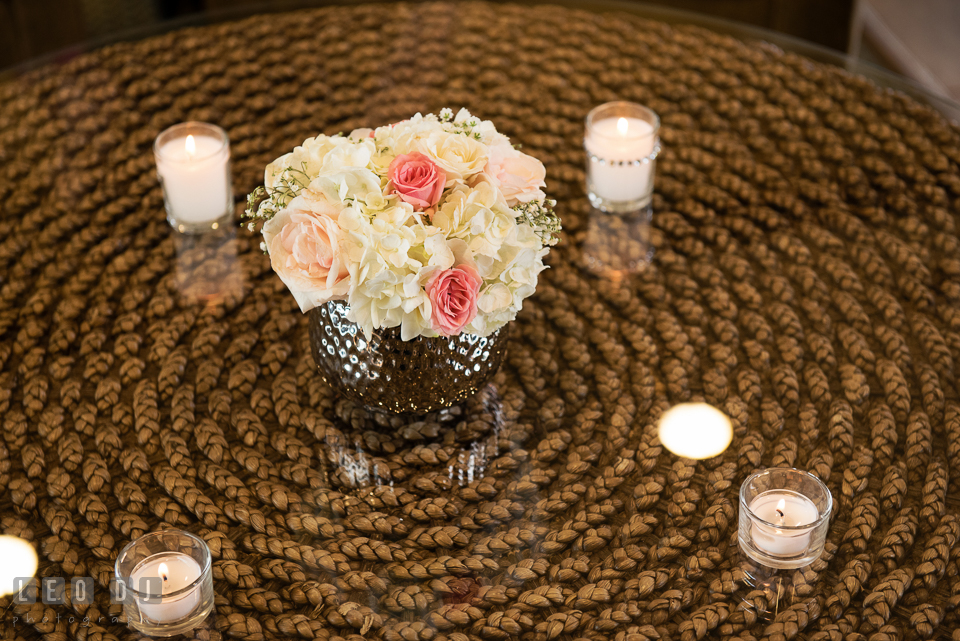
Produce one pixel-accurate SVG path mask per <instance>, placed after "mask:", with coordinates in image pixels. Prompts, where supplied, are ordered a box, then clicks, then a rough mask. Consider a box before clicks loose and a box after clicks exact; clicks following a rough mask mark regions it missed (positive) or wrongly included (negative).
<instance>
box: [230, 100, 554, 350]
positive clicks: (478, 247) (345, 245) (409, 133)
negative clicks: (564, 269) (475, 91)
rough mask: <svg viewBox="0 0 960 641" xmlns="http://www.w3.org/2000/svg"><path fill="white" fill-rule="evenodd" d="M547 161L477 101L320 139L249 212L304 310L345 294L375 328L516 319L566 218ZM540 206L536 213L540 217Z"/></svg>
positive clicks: (408, 329)
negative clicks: (517, 141) (516, 143)
mask: <svg viewBox="0 0 960 641" xmlns="http://www.w3.org/2000/svg"><path fill="white" fill-rule="evenodd" d="M544 177H545V171H544V168H543V165H542V164H541V163H540V161H538V160H537V159H535V158H533V157H531V156H528V155H526V154H523V153H521V152H520V151H518V150H516V149H514V147H513V146H512V145H511V144H510V140H509V139H508V138H507V137H506V136H504V135H503V134H500V133H498V132H497V130H496V128H495V127H494V125H493V123H491V122H490V121H486V120H480V119H479V118H476V117H474V116H472V115H471V114H470V113H469V112H467V111H466V110H461V111H460V112H459V113H457V114H456V115H455V116H454V114H453V112H452V111H451V110H449V109H444V110H442V111H441V112H440V115H439V117H438V116H435V115H432V114H430V115H426V116H421V115H420V114H417V115H416V116H414V117H413V118H410V119H409V120H405V121H403V122H399V123H396V124H394V125H389V126H385V127H380V128H378V129H376V130H369V129H366V130H356V131H354V132H352V133H351V134H350V135H349V136H342V135H337V136H324V135H321V136H317V137H316V138H308V139H307V140H305V141H304V143H303V144H302V145H300V146H298V147H297V148H295V149H294V150H293V151H292V152H290V153H288V154H285V155H283V156H281V157H280V158H278V159H277V160H275V161H274V162H272V163H270V164H269V165H268V166H267V168H266V172H265V188H261V189H260V190H258V192H255V193H254V194H251V200H250V203H251V205H250V207H249V208H248V211H247V213H248V215H249V216H250V217H251V219H253V220H256V219H263V220H265V221H266V222H265V223H264V225H263V229H262V231H263V236H264V243H263V245H262V246H263V247H264V249H265V251H267V252H268V253H269V254H270V259H271V264H272V266H273V268H274V270H275V271H276V272H277V274H278V275H279V276H280V278H281V279H282V280H283V281H284V283H285V284H286V285H287V287H288V288H289V289H290V291H291V292H292V293H293V295H294V296H295V297H296V299H297V302H298V303H299V305H300V308H301V310H302V311H304V312H306V311H308V310H310V309H312V308H313V307H316V306H318V305H321V304H323V303H325V302H327V301H329V300H332V299H337V300H346V301H347V302H348V303H349V306H350V315H349V317H348V318H349V319H350V320H352V321H354V322H356V323H357V324H358V325H359V326H360V327H361V328H362V329H363V331H364V333H365V334H366V335H367V336H368V337H369V336H370V335H371V333H372V332H373V330H375V329H380V328H388V327H400V328H401V335H402V338H403V340H410V339H412V338H414V337H416V336H437V335H454V334H458V333H460V332H469V333H473V334H478V335H480V336H486V335H489V334H490V333H492V332H494V331H496V330H497V329H499V328H500V327H501V326H503V325H504V324H505V323H507V322H509V321H511V320H513V319H514V318H515V317H516V314H517V312H518V311H519V310H520V308H521V307H522V305H523V300H524V299H525V298H527V297H528V296H530V295H531V294H532V293H533V292H534V290H535V289H536V286H537V279H538V275H539V273H540V272H541V271H543V269H544V268H545V267H544V264H543V257H544V256H545V255H546V253H547V252H548V251H549V246H550V245H552V244H555V243H556V241H557V238H556V236H555V234H556V232H557V231H559V221H558V220H557V218H556V216H554V214H553V211H552V204H553V202H552V201H547V200H546V198H545V195H544V193H543V191H542V188H543V187H544V186H545V183H544ZM531 211H533V212H534V214H535V215H531Z"/></svg>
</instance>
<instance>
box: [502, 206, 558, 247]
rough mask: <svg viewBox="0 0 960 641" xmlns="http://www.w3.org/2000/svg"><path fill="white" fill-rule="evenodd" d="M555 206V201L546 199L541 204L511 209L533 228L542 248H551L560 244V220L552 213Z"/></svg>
mask: <svg viewBox="0 0 960 641" xmlns="http://www.w3.org/2000/svg"><path fill="white" fill-rule="evenodd" d="M556 206H557V201H555V200H550V199H547V200H544V201H543V202H542V203H538V202H536V201H532V202H529V203H520V204H519V205H517V206H515V207H514V208H513V211H515V212H517V213H518V214H520V216H521V217H522V218H523V219H524V220H525V221H526V222H527V224H528V225H530V226H531V227H532V228H533V231H534V233H536V235H537V236H539V237H540V241H541V242H542V243H543V244H544V246H551V247H552V246H553V245H556V244H557V243H558V242H560V218H559V217H558V216H557V215H556V214H555V213H554V211H553V208H554V207H556Z"/></svg>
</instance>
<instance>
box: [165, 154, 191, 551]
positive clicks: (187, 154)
mask: <svg viewBox="0 0 960 641" xmlns="http://www.w3.org/2000/svg"><path fill="white" fill-rule="evenodd" d="M185 145H186V148H187V155H188V156H190V157H193V155H194V154H195V153H197V143H196V142H194V140H193V135H190V136H187V142H186V143H185ZM163 567H167V566H163Z"/></svg>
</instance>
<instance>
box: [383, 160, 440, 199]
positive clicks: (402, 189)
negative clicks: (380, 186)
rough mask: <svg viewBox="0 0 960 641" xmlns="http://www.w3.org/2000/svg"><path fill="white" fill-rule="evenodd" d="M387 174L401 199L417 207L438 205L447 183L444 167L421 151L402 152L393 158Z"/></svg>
mask: <svg viewBox="0 0 960 641" xmlns="http://www.w3.org/2000/svg"><path fill="white" fill-rule="evenodd" d="M387 176H388V177H389V178H390V182H392V183H393V190H394V191H395V192H396V193H397V195H398V196H400V200H402V201H403V202H405V203H410V204H411V205H413V206H414V207H416V208H417V209H425V208H427V207H431V206H433V205H436V204H437V202H439V201H440V194H442V193H443V186H444V185H446V184H447V175H446V174H445V173H444V171H443V170H442V169H440V168H439V167H437V165H436V164H435V163H434V162H433V161H432V160H430V159H429V158H427V157H426V156H424V155H423V154H421V153H419V152H416V151H415V152H413V153H411V154H401V155H399V156H397V157H396V158H394V159H393V162H391V163H390V168H389V169H387Z"/></svg>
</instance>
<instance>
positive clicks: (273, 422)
mask: <svg viewBox="0 0 960 641" xmlns="http://www.w3.org/2000/svg"><path fill="white" fill-rule="evenodd" d="M611 99H627V100H634V101H638V102H642V103H645V104H647V105H649V106H650V107H652V108H653V109H654V110H656V111H657V112H658V113H659V114H660V116H661V117H662V119H663V129H662V139H663V147H664V150H663V153H662V155H661V157H660V159H659V161H658V163H659V164H658V167H657V169H658V176H657V194H656V197H655V200H654V209H655V212H656V213H655V216H654V223H653V229H652V231H651V242H652V243H653V245H654V246H655V257H654V260H653V263H652V264H651V265H650V266H649V267H648V268H647V269H646V270H645V271H644V272H642V273H641V274H639V275H637V276H635V277H632V278H621V279H619V280H615V279H612V278H604V277H598V276H596V275H593V274H592V273H591V272H589V271H587V270H585V269H583V267H584V261H585V258H584V255H583V252H582V250H581V249H580V247H581V244H582V242H583V241H584V238H585V236H586V235H587V233H588V231H589V227H590V221H591V220H595V218H591V216H590V212H589V207H588V203H587V199H586V197H585V194H584V189H583V178H584V172H583V152H582V148H581V141H582V119H583V117H584V115H585V114H586V112H587V111H588V110H589V109H590V108H591V107H592V106H595V105H596V104H599V103H602V102H605V101H608V100H611ZM445 106H451V107H459V106H465V107H467V108H469V109H470V110H471V111H472V112H473V113H475V114H477V115H480V116H482V117H484V118H490V119H492V120H494V121H495V122H496V123H497V125H498V127H499V128H500V129H501V130H502V131H504V132H505V133H507V134H508V135H510V136H511V137H513V138H514V139H515V141H516V142H520V143H522V144H523V145H524V149H525V150H526V151H528V152H529V153H531V154H533V155H535V156H537V157H539V158H542V159H543V160H544V162H545V164H546V166H547V179H548V184H549V188H550V193H551V194H552V195H553V196H555V197H556V198H557V199H558V200H559V202H560V204H559V207H558V210H559V212H560V214H561V216H562V218H563V222H564V225H565V228H566V233H565V236H564V240H563V243H562V244H561V246H560V247H559V248H558V249H557V250H556V251H555V252H554V253H553V254H552V255H551V259H550V267H551V268H550V269H549V270H548V271H547V272H545V273H544V275H543V277H542V279H541V284H540V286H539V288H538V290H537V293H536V295H535V296H533V297H532V298H531V299H529V300H528V301H526V303H525V305H524V308H523V311H522V313H521V314H520V316H519V318H518V320H517V321H516V322H515V323H514V326H513V333H512V335H511V342H510V347H509V353H508V355H507V359H506V361H505V364H504V367H503V368H502V370H501V372H500V373H499V374H498V376H497V377H496V379H495V382H494V384H493V385H491V386H490V387H488V388H487V389H486V390H484V391H483V392H482V393H481V394H480V395H479V396H478V397H476V398H475V399H474V400H473V401H471V402H470V403H468V404H466V405H465V406H463V407H459V408H455V409H453V410H452V411H449V412H444V413H438V414H434V415H430V416H426V417H421V419H420V420H416V421H411V420H402V419H387V418H384V417H382V416H374V415H370V414H367V413H365V412H364V411H362V410H360V409H359V408H357V407H354V406H352V405H349V404H347V403H346V402H343V401H342V400H338V399H337V398H335V397H334V396H333V394H332V392H331V391H330V390H329V388H327V387H325V386H324V384H323V383H322V382H321V381H320V380H319V377H318V376H317V375H316V373H315V366H314V363H313V361H312V358H311V355H310V353H309V344H308V339H307V327H306V319H305V318H304V317H303V316H301V315H300V314H299V312H298V311H297V310H296V309H295V303H294V300H293V297H292V296H290V295H289V294H288V293H287V292H286V291H285V290H284V288H283V286H282V284H281V283H280V281H279V279H278V278H276V277H275V276H274V275H273V273H272V272H271V271H270V269H269V264H268V260H267V258H266V257H265V256H263V255H262V254H261V253H260V252H259V250H258V244H259V238H258V237H256V235H254V234H248V233H247V232H245V231H241V232H239V233H238V234H237V238H236V240H234V241H231V243H228V244H227V245H225V247H227V249H226V250H223V251H224V252H225V253H224V254H223V256H224V257H225V256H227V255H228V254H229V255H232V256H234V262H233V263H232V265H234V271H233V273H234V274H235V275H236V276H237V277H238V278H239V280H241V281H242V282H243V288H242V290H240V291H239V292H238V293H234V294H232V295H227V296H220V297H213V298H211V299H210V300H209V301H208V302H207V303H205V304H200V303H197V302H195V301H196V299H195V298H193V297H190V296H185V295H184V291H183V286H184V282H183V279H182V278H180V277H179V276H178V274H180V272H179V271H178V269H179V268H178V265H179V264H181V263H182V262H183V260H184V258H183V256H180V258H179V259H178V251H177V250H178V247H177V245H176V244H175V242H174V239H173V238H172V236H171V230H170V228H169V226H168V225H167V223H166V222H165V220H164V214H163V204H162V196H161V192H160V189H159V187H158V184H157V179H156V176H155V169H154V161H153V156H152V151H151V144H152V142H153V139H154V137H155V136H156V135H157V133H158V132H159V131H161V130H162V129H163V128H165V127H167V126H168V125H171V124H173V123H175V122H178V121H183V120H188V119H198V120H206V121H212V122H215V123H218V124H220V125H222V126H223V127H224V128H226V129H227V131H228V132H229V135H230V138H231V140H232V149H233V167H234V173H235V176H236V181H235V188H236V192H237V193H238V194H242V193H244V192H246V191H248V190H250V189H251V188H253V187H254V186H256V185H257V184H258V183H259V182H260V181H261V180H262V171H263V167H264V165H265V164H266V163H267V162H268V161H270V160H271V159H273V158H274V157H276V156H278V155H279V154H281V153H283V152H285V151H287V150H289V149H290V148H292V147H293V146H294V145H296V144H297V143H299V142H300V141H302V139H304V138H305V137H307V136H309V135H313V134H315V133H316V132H326V133H336V132H338V131H349V130H351V129H352V128H354V127H358V126H371V125H379V124H383V123H387V122H392V121H394V120H397V119H400V118H404V117H407V116H409V115H410V114H412V113H415V112H417V111H424V112H426V111H436V110H438V109H440V108H442V107H445ZM0 158H2V174H0V203H2V206H0V211H2V214H0V422H2V423H0V424H2V435H3V438H2V441H0V488H2V490H3V491H2V494H0V530H2V531H3V532H4V533H7V534H14V535H16V536H20V537H23V538H25V539H28V540H30V541H31V542H33V543H34V544H35V545H36V547H37V548H38V551H39V555H40V559H41V562H40V571H39V573H40V575H42V576H64V577H72V576H93V577H95V578H96V579H97V581H98V591H97V592H96V603H95V604H94V605H91V606H83V605H79V604H67V605H63V606H53V605H44V604H42V603H37V604H34V605H10V603H9V599H6V600H0V613H2V620H3V624H4V625H3V630H2V632H0V636H2V638H3V639H19V638H38V637H43V638H45V639H50V640H60V639H65V638H84V639H112V638H127V637H130V636H132V633H131V632H130V631H129V630H128V629H127V628H126V627H125V626H124V625H123V624H118V623H112V622H111V620H110V618H109V617H110V616H116V615H118V614H119V613H120V608H119V607H118V606H116V605H111V604H110V603H109V600H108V595H107V592H106V589H105V588H104V586H105V585H106V583H107V581H108V579H109V577H110V576H111V575H112V571H113V561H114V559H115V557H116V555H117V552H118V551H119V549H120V548H121V547H122V546H123V545H124V544H125V543H126V542H127V541H129V540H130V539H131V538H133V537H137V536H140V535H141V534H143V533H144V532H147V531H150V530H153V529H156V528H158V527H165V526H172V527H178V528H186V529H189V530H190V531H192V532H195V533H197V534H199V535H201V536H202V537H203V538H204V539H206V541H207V542H208V543H209V545H210V548H211V550H212V553H213V556H214V566H213V572H214V577H215V588H216V591H217V595H218V596H217V602H216V618H215V619H214V620H212V621H213V623H214V625H212V626H210V629H208V630H205V631H202V632H201V633H200V634H199V636H201V637H203V638H209V637H210V636H219V635H229V636H231V637H237V638H242V639H251V640H256V639H263V638H280V637H283V638H290V637H303V638H324V639H326V638H331V639H332V638H340V637H343V638H346V639H360V638H361V636H362V637H364V638H379V639H384V640H386V641H400V640H404V641H417V640H423V641H430V640H437V641H439V640H441V639H448V640H449V641H465V640H467V639H470V640H473V639H485V640H487V639H489V640H494V641H499V640H506V639H512V638H522V639H525V640H530V641H546V640H549V639H574V638H584V639H598V640H599V639H614V640H615V641H643V640H645V639H678V640H681V641H691V640H693V639H700V638H706V637H710V638H717V637H722V638H742V639H753V638H769V639H791V638H810V639H818V640H820V639H822V640H828V639H829V640H830V641H834V640H839V639H841V638H844V637H846V638H851V639H876V640H881V639H906V638H914V637H928V636H931V635H936V636H939V637H941V638H951V634H952V638H953V639H960V633H957V632H954V629H955V628H957V627H960V617H958V615H957V613H956V611H955V610H954V606H955V605H956V604H957V603H958V600H960V571H958V570H960V568H958V565H957V563H958V558H960V544H958V537H960V520H958V516H957V514H958V501H957V496H958V495H957V489H958V483H960V405H958V399H957V396H958V390H957V381H958V378H957V373H956V371H955V367H956V365H955V361H957V360H960V240H958V235H957V224H958V222H960V221H958V215H957V214H958V210H960V201H958V199H960V171H958V163H960V132H958V130H957V129H956V128H954V127H952V126H950V125H948V124H947V123H946V122H945V121H944V120H943V119H942V118H941V117H940V116H939V115H938V114H937V113H936V112H935V111H933V110H932V109H930V108H929V107H926V106H923V105H921V104H918V103H916V102H914V101H913V100H911V99H908V98H906V97H904V96H901V95H897V94H895V93H892V92H890V91H888V90H885V89H881V88H878V87H877V86H875V85H873V84H871V83H870V82H869V81H867V80H864V79H862V78H858V77H856V76H851V75H848V74H846V73H844V72H843V71H841V70H838V69H836V68H831V67H826V66H822V65H819V64H816V63H813V62H811V61H810V60H808V59H805V58H803V57H801V56H797V55H793V54H789V53H784V52H782V51H779V50H777V49H776V48H774V47H771V46H768V45H763V44H756V43H752V44H751V43H744V42H741V41H738V40H736V39H734V38H731V37H728V36H724V35H718V34H716V33H712V32H709V31H706V30H703V29H700V28H694V27H671V26H668V25H666V24H662V23H658V22H651V21H646V20H642V19H640V18H637V17H632V16H628V15H597V14H592V13H588V12H579V11H574V10H570V9H565V8H559V7H550V8H545V7H539V8H536V7H519V6H511V5H491V4H483V3H438V4H424V5H407V4H391V5H378V6H377V5H374V6H354V7H349V8H336V7H334V8H323V9H317V10H309V11H300V12H293V13H285V14H277V15H266V16H262V17H257V18H252V19H248V20H244V21H241V22H234V23H229V24H222V25H216V26H209V27H203V28H195V29H185V30H182V31H177V32H173V33H170V34H167V35H163V36H160V37H154V38H150V39H147V40H143V41H140V42H135V43H127V44H118V45H113V46H110V47H106V48H103V49H100V50H97V51H94V52H92V53H89V54H84V55H80V56H77V57H75V58H73V59H71V60H69V61H67V62H65V63H63V64H60V65H56V66H54V65H51V66H46V67H43V68H40V69H38V70H36V71H33V72H30V73H28V74H26V75H24V76H23V77H21V78H18V79H16V80H14V81H10V82H7V83H5V84H3V85H0ZM608 222H609V221H608ZM218 251H220V250H218ZM230 252H232V254H231V253H230ZM185 255H186V256H187V257H188V258H187V263H188V264H190V265H196V264H201V263H202V262H203V260H204V255H203V252H200V254H198V255H191V254H190V253H189V252H187V253H186V254H185ZM218 255H219V254H218ZM191 256H192V257H191ZM206 259H210V255H209V254H207V255H206ZM224 259H225V258H224ZM178 261H179V262H178ZM214 262H215V263H216V261H214ZM199 271H200V272H203V273H206V274H207V276H210V274H213V273H215V272H216V270H212V271H209V270H208V271H207V272H204V271H203V270H199ZM694 400H705V401H707V402H709V403H712V404H714V405H716V406H718V407H720V408H722V409H723V410H724V411H725V412H727V413H728V414H729V415H730V417H731V418H732V420H733V422H734V425H735V434H736V436H735V439H734V442H733V444H732V446H731V447H730V448H729V450H728V451H727V452H726V454H725V455H724V456H722V457H721V458H719V459H716V460H713V461H709V462H705V463H696V464H695V463H691V462H685V461H681V460H677V459H676V458H674V457H672V456H671V455H670V454H669V453H668V452H666V451H664V450H663V449H662V448H661V447H660V444H659V441H658V440H657V438H656V428H655V426H656V420H657V417H658V416H659V415H660V413H662V412H663V411H664V410H665V409H666V408H668V407H670V406H671V405H672V404H674V403H677V402H681V401H694ZM766 465H793V466H797V467H801V468H805V469H809V470H812V471H814V472H816V473H817V474H818V475H819V476H820V477H821V478H823V479H824V480H825V481H826V482H827V483H828V485H829V487H830V488H831V490H832V492H833V495H834V497H835V500H836V517H835V519H834V521H833V523H832V526H831V530H830V536H829V540H828V543H827V548H826V552H825V553H824V556H823V558H822V559H821V560H820V561H819V562H818V563H817V564H816V565H815V566H814V568H813V571H814V575H813V576H812V577H810V578H811V579H812V580H814V581H816V589H815V591H814V592H813V593H812V594H810V595H809V597H808V598H807V600H806V602H805V603H803V604H801V606H798V607H791V608H787V609H785V610H782V611H780V612H779V613H778V614H777V617H776V619H775V620H774V621H772V622H759V621H756V620H754V618H753V617H752V616H751V613H750V611H749V610H747V611H744V610H742V609H738V607H737V606H738V602H737V601H736V600H735V599H734V598H733V596H732V595H731V590H732V577H733V574H732V571H733V570H734V569H735V567H736V562H737V552H736V518H737V504H736V492H737V489H738V487H739V485H740V483H741V481H742V480H743V478H744V477H746V476H747V475H748V474H749V473H751V472H752V471H754V470H755V469H757V468H758V467H760V466H766ZM44 617H46V619H44ZM71 617H72V618H71ZM84 617H86V618H87V619H88V621H87V622H84V620H83V618H84ZM27 619H32V620H33V622H32V623H26V622H25V621H26V620H27Z"/></svg>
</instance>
